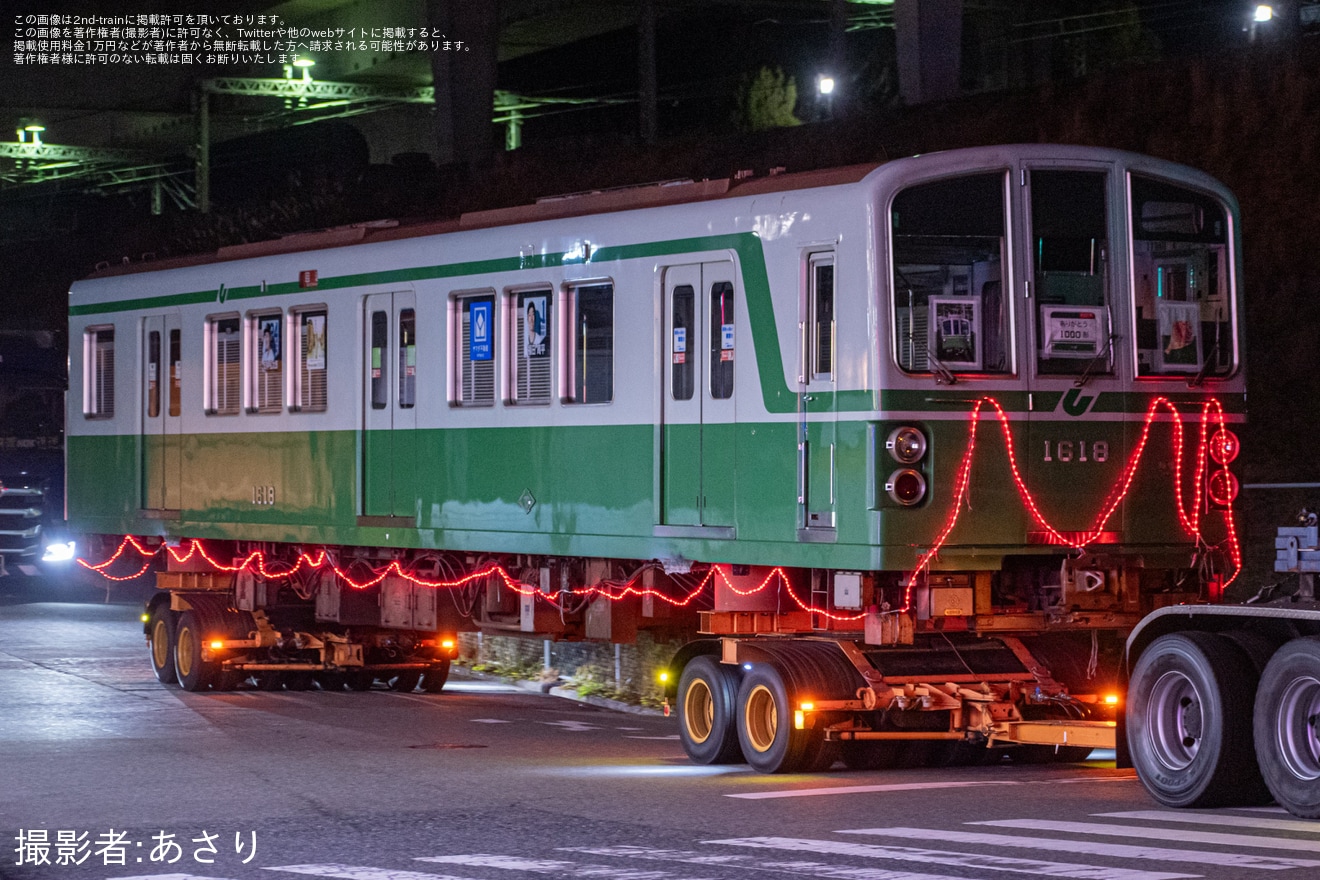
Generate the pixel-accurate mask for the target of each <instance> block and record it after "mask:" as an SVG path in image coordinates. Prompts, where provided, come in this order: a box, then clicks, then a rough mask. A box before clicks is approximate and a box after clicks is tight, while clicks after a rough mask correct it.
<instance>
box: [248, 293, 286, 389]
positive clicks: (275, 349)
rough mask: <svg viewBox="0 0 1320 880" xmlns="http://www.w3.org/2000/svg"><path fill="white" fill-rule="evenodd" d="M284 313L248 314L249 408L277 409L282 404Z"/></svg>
mask: <svg viewBox="0 0 1320 880" xmlns="http://www.w3.org/2000/svg"><path fill="white" fill-rule="evenodd" d="M283 329H284V316H283V315H282V314H281V313H280V312H278V311H276V312H253V313H252V314H249V315H248V352H249V355H248V359H249V367H248V377H249V381H250V382H251V387H250V388H249V389H248V407H249V412H257V413H277V412H279V411H280V410H281V409H282V408H283V406H284V334H283Z"/></svg>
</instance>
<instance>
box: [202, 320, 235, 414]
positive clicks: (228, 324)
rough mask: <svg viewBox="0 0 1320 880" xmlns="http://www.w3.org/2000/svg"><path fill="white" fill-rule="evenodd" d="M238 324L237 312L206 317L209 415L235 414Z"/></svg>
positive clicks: (207, 408)
mask: <svg viewBox="0 0 1320 880" xmlns="http://www.w3.org/2000/svg"><path fill="white" fill-rule="evenodd" d="M241 326H242V324H241V319H240V318H239V317H238V315H212V316H210V317H208V318H207V319H206V412H207V413H208V414H210V415H218V416H233V415H238V408H239V389H240V388H241V380H240V378H239V376H240V372H241V369H242V358H241V355H240V351H241V339H242V331H241Z"/></svg>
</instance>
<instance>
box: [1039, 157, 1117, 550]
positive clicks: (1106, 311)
mask: <svg viewBox="0 0 1320 880" xmlns="http://www.w3.org/2000/svg"><path fill="white" fill-rule="evenodd" d="M1025 172H1026V173H1025V176H1024V178H1023V179H1024V181H1025V182H1026V184H1027V186H1026V189H1025V194H1026V203H1025V206H1024V211H1023V214H1024V219H1025V220H1026V223H1027V225H1028V229H1029V234H1028V235H1025V236H1022V237H1021V238H1022V241H1023V244H1024V245H1025V247H1026V252H1025V253H1024V254H1023V262H1024V264H1025V265H1024V269H1025V271H1024V272H1023V273H1022V276H1021V277H1024V278H1026V279H1029V283H1030V297H1029V298H1027V299H1026V300H1025V302H1026V303H1027V304H1028V306H1027V307H1028V311H1029V314H1030V318H1029V338H1030V340H1031V342H1030V346H1029V348H1028V351H1030V352H1031V355H1030V363H1029V365H1028V370H1027V375H1028V377H1029V382H1030V390H1031V401H1032V403H1031V408H1030V413H1029V416H1028V418H1029V423H1028V424H1029V427H1028V438H1029V439H1028V443H1027V446H1026V450H1025V454H1021V453H1020V455H1021V457H1022V458H1023V459H1025V461H1023V462H1022V464H1023V465H1025V469H1026V470H1027V476H1028V485H1029V487H1030V489H1031V491H1032V494H1033V496H1034V500H1035V501H1036V503H1037V504H1038V505H1039V506H1040V509H1041V512H1042V513H1043V514H1044V516H1045V517H1046V518H1047V519H1048V520H1050V523H1051V524H1052V525H1053V526H1054V527H1055V528H1057V529H1058V530H1059V531H1060V532H1063V533H1065V535H1064V537H1066V538H1071V536H1070V535H1069V534H1068V533H1076V534H1079V535H1080V534H1081V533H1083V532H1086V531H1088V530H1090V529H1092V528H1093V527H1094V525H1095V520H1096V514H1097V512H1098V511H1099V510H1100V509H1101V508H1102V506H1103V503H1104V501H1105V499H1106V498H1107V497H1108V495H1109V493H1110V491H1111V489H1112V488H1113V486H1114V483H1115V481H1116V479H1117V476H1118V473H1119V470H1120V469H1121V467H1122V462H1123V460H1124V459H1125V456H1124V454H1123V450H1124V448H1125V445H1126V439H1125V427H1124V426H1125V421H1124V418H1123V414H1122V401H1124V400H1125V399H1126V395H1125V394H1124V393H1123V392H1126V391H1128V390H1130V379H1129V378H1128V371H1127V370H1126V369H1125V367H1124V359H1123V358H1122V357H1120V353H1121V351H1122V350H1125V348H1124V346H1127V345H1130V342H1128V341H1125V340H1124V334H1122V333H1121V331H1120V328H1121V327H1122V326H1124V324H1123V318H1122V317H1121V316H1122V314H1123V313H1124V309H1123V296H1121V291H1122V290H1124V284H1125V282H1124V276H1125V274H1126V273H1125V271H1124V270H1123V263H1122V259H1121V254H1122V253H1124V252H1125V249H1124V248H1123V247H1122V245H1121V243H1120V241H1121V239H1122V237H1123V233H1122V232H1121V226H1119V224H1118V221H1119V220H1120V219H1121V212H1120V211H1119V210H1118V209H1117V207H1116V204H1117V203H1116V202H1115V200H1114V199H1115V192H1114V181H1113V179H1112V169H1111V168H1110V167H1109V166H1108V165H1098V164H1091V165H1084V164H1083V165H1078V166H1075V167H1067V168H1061V167H1057V166H1056V165H1051V166H1047V167H1032V166H1030V165H1028V166H1027V167H1026V169H1025ZM1116 255H1118V256H1116ZM1121 523H1122V512H1121V511H1115V513H1114V515H1113V516H1112V517H1111V518H1110V520H1109V522H1108V523H1107V524H1106V526H1105V529H1104V531H1106V532H1114V531H1116V530H1118V529H1121ZM1029 528H1030V529H1034V530H1036V531H1031V532H1029V533H1028V535H1027V540H1028V543H1056V542H1057V541H1058V540H1059V539H1058V537H1057V536H1055V535H1052V534H1050V533H1049V532H1048V530H1044V529H1043V527H1042V526H1040V525H1033V526H1030V527H1029ZM1100 542H1101V543H1106V541H1105V540H1104V537H1103V536H1102V537H1101V539H1100Z"/></svg>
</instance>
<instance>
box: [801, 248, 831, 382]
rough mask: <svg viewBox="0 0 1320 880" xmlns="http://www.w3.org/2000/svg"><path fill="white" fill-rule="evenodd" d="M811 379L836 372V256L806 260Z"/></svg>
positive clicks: (815, 256)
mask: <svg viewBox="0 0 1320 880" xmlns="http://www.w3.org/2000/svg"><path fill="white" fill-rule="evenodd" d="M807 271H808V279H807V283H808V284H809V285H810V287H809V290H808V301H807V306H808V311H809V314H808V316H807V326H808V328H809V330H808V333H809V336H808V339H807V349H808V351H809V354H808V357H807V364H808V370H809V372H808V380H809V381H810V380H811V379H826V380H828V379H829V378H830V377H831V376H832V375H833V374H834V255H833V254H812V255H811V256H810V257H809V258H808V260H807Z"/></svg>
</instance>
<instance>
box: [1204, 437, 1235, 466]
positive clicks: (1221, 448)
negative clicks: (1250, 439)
mask: <svg viewBox="0 0 1320 880" xmlns="http://www.w3.org/2000/svg"><path fill="white" fill-rule="evenodd" d="M1241 451H1242V441H1240V440H1238V437H1237V434H1234V433H1233V432H1232V431H1230V430H1228V429H1227V428H1220V429H1219V430H1218V431H1216V432H1215V435H1214V436H1213V437H1211V438H1210V457H1211V458H1212V459H1214V462H1215V464H1220V465H1224V464H1231V463H1232V462H1233V459H1235V458H1237V457H1238V453H1239V452H1241Z"/></svg>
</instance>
